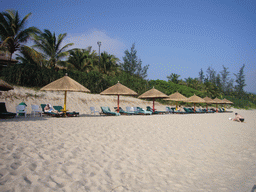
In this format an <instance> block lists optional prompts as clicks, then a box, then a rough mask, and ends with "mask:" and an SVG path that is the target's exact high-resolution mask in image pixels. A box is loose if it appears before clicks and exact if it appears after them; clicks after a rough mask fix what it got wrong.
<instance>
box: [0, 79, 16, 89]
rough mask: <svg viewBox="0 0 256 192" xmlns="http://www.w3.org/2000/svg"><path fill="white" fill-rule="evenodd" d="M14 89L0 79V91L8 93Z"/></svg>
mask: <svg viewBox="0 0 256 192" xmlns="http://www.w3.org/2000/svg"><path fill="white" fill-rule="evenodd" d="M11 89H14V88H13V87H12V86H11V85H9V84H8V83H6V82H5V81H4V80H2V79H0V91H9V90H11Z"/></svg>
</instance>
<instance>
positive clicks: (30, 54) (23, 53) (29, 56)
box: [16, 46, 46, 67]
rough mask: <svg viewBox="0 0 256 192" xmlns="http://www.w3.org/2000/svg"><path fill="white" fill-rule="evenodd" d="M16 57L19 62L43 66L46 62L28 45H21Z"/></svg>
mask: <svg viewBox="0 0 256 192" xmlns="http://www.w3.org/2000/svg"><path fill="white" fill-rule="evenodd" d="M16 59H17V60H18V61H20V63H21V64H30V65H38V66H40V67H43V66H45V63H46V61H45V60H44V58H43V55H42V54H41V53H39V52H37V51H36V50H34V49H33V48H31V47H28V46H22V47H21V48H20V53H19V54H17V57H16Z"/></svg>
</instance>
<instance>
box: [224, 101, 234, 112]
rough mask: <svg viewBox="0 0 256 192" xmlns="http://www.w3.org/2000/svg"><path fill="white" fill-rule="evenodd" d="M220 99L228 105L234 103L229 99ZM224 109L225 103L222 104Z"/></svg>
mask: <svg viewBox="0 0 256 192" xmlns="http://www.w3.org/2000/svg"><path fill="white" fill-rule="evenodd" d="M222 101H223V102H225V104H230V105H232V104H234V103H233V102H232V101H229V100H227V99H226V98H224V99H222ZM224 109H225V110H226V106H225V105H224Z"/></svg>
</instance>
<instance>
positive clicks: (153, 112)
mask: <svg viewBox="0 0 256 192" xmlns="http://www.w3.org/2000/svg"><path fill="white" fill-rule="evenodd" d="M147 111H150V112H152V114H165V113H166V111H153V109H152V108H151V107H150V106H147Z"/></svg>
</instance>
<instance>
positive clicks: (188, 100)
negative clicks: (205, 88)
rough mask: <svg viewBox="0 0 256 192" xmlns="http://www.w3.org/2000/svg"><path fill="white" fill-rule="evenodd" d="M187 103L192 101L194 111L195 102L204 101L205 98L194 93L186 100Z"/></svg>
mask: <svg viewBox="0 0 256 192" xmlns="http://www.w3.org/2000/svg"><path fill="white" fill-rule="evenodd" d="M186 102H187V103H194V111H196V103H205V100H204V99H202V98H201V97H198V96H196V95H195V94H194V95H193V96H191V97H189V98H188V99H187V100H186Z"/></svg>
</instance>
